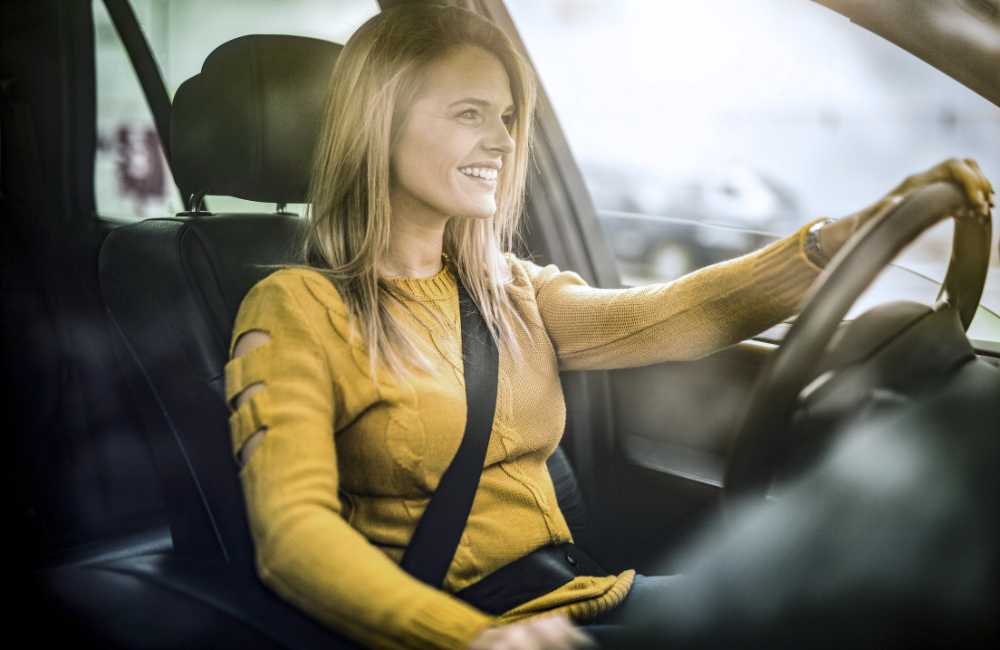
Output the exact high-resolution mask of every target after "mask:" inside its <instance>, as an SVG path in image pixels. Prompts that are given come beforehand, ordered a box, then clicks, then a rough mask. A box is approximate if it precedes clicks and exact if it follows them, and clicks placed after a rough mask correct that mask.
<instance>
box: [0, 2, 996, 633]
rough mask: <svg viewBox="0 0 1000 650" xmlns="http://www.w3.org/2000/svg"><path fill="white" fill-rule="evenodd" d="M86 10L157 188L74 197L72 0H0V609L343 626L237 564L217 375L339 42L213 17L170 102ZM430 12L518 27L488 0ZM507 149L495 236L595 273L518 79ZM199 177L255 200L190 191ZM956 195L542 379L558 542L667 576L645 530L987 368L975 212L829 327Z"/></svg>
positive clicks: (621, 566)
mask: <svg viewBox="0 0 1000 650" xmlns="http://www.w3.org/2000/svg"><path fill="white" fill-rule="evenodd" d="M101 1H102V0H94V2H101ZM103 2H104V5H105V6H106V8H107V11H108V14H109V15H110V16H111V18H112V20H113V22H114V26H115V29H116V30H117V33H118V34H119V36H120V38H121V40H122V43H123V45H124V47H125V48H126V50H127V51H128V54H129V57H130V60H131V63H132V65H133V67H134V69H135V71H136V76H137V77H138V79H139V82H140V84H141V86H142V88H143V91H144V93H145V97H146V101H147V102H148V103H149V107H150V111H151V112H152V114H153V117H154V121H155V124H156V130H157V132H158V136H159V140H160V141H161V142H163V143H164V144H165V146H164V155H165V157H166V160H167V162H168V164H169V166H170V170H171V172H172V175H173V178H174V180H175V181H176V185H177V188H178V191H179V192H180V195H181V197H182V198H183V202H184V206H185V210H184V211H182V212H180V213H179V214H177V215H176V216H175V217H168V218H154V219H147V220H143V221H137V222H135V223H130V224H127V225H122V224H119V223H116V222H114V221H111V220H108V219H101V218H99V215H98V211H97V207H96V203H95V198H94V180H93V179H94V158H95V151H96V149H97V148H98V146H99V143H98V139H97V135H96V129H95V123H96V119H97V118H96V115H95V76H96V73H95V63H94V39H95V31H94V19H93V14H92V8H91V2H89V1H83V0H37V1H29V0H5V1H4V2H3V5H2V23H0V33H2V39H0V55H2V63H0V94H2V97H0V100H2V103H0V116H2V132H0V153H2V169H0V184H2V187H0V192H2V195H0V202H2V203H0V205H2V228H3V242H2V247H3V291H4V296H3V337H4V353H3V354H4V370H5V377H4V380H5V381H4V387H5V390H4V398H5V400H6V401H5V406H6V409H5V410H6V412H7V413H8V414H9V417H10V423H9V425H8V427H6V429H7V431H8V435H9V440H10V446H9V449H8V453H7V465H6V466H5V470H6V471H5V477H6V486H7V490H8V496H9V498H8V499H7V500H6V501H7V503H8V508H9V511H8V513H7V516H8V521H9V522H11V523H10V524H9V526H10V529H12V530H13V531H14V534H13V535H12V540H11V542H12V546H11V549H10V553H11V555H12V558H11V561H13V562H14V564H15V566H16V567H17V568H16V569H15V570H14V573H15V579H16V580H17V582H16V583H15V584H18V585H23V589H24V594H25V596H24V598H23V599H22V601H21V603H20V604H19V605H18V608H19V609H17V610H15V612H21V613H23V614H24V615H25V616H34V615H36V614H38V613H40V612H41V613H47V614H49V615H51V616H52V617H53V621H56V622H57V623H54V624H53V625H52V626H51V629H49V630H41V631H39V632H38V634H39V635H41V638H45V636H46V635H47V634H49V635H55V634H56V633H57V631H58V629H60V628H62V629H66V630H71V631H72V632H73V635H74V636H73V638H75V639H77V640H81V639H86V640H92V641H93V642H94V643H95V645H96V646H98V647H115V648H140V647H142V648H151V647H155V648H180V647H184V648H201V647H241V648H314V647H315V648H319V647H324V648H355V647H358V646H357V645H355V644H354V643H352V642H351V641H350V640H348V639H346V638H344V637H341V636H340V635H338V634H337V633H335V632H333V631H331V630H329V629H327V628H325V627H323V626H322V625H320V624H319V623H318V622H316V621H314V620H312V619H311V618H309V617H308V616H307V615H305V614H303V613H301V612H299V611H298V610H297V609H295V608H294V607H292V606H290V605H288V604H286V603H285V602H284V601H282V600H281V599H280V598H278V597H277V596H275V595H274V594H272V593H271V592H270V591H269V590H268V589H267V588H266V587H264V586H263V584H262V583H261V582H260V581H259V580H258V579H257V577H256V574H255V572H254V563H253V546H252V543H251V539H250V536H249V530H248V526H247V520H246V514H245V511H244V508H243V501H242V494H241V488H240V485H239V466H238V464H237V462H236V461H235V459H234V456H233V450H232V448H231V443H230V436H229V424H228V418H229V414H230V405H228V404H227V403H226V400H225V391H224V375H223V369H224V365H225V363H226V361H227V359H228V349H229V345H230V337H231V332H232V327H233V322H234V320H235V317H236V313H237V310H238V308H239V305H240V303H241V301H242V299H243V296H244V295H245V294H246V293H247V291H248V290H249V289H250V288H251V287H252V286H253V285H254V284H255V283H256V282H258V281H259V280H260V279H262V278H264V277H266V276H267V275H268V274H269V273H271V272H273V271H274V270H275V269H277V268H280V267H281V266H282V265H288V264H295V263H298V262H299V260H300V258H299V256H300V254H301V237H302V235H303V232H304V228H305V220H304V219H303V218H302V216H301V215H300V214H296V213H293V212H292V211H290V210H289V209H288V206H290V205H297V204H303V203H304V202H305V196H306V188H307V183H308V175H309V169H310V164H311V156H312V150H311V146H312V145H311V143H312V142H314V141H315V139H316V134H317V132H318V129H319V121H320V116H321V114H322V105H323V101H324V97H325V92H326V87H327V83H328V80H329V77H330V72H331V70H332V67H333V64H334V62H335V60H336V57H337V55H338V53H339V51H340V49H341V47H342V44H337V43H332V42H329V41H324V40H320V39H316V38H308V37H303V36H284V35H273V34H248V35H245V36H241V37H239V38H236V39H234V40H230V41H228V42H226V43H223V44H221V45H219V46H218V47H216V48H215V49H214V50H213V51H212V53H211V54H210V55H209V56H208V57H207V58H206V59H205V61H204V63H203V65H202V67H201V72H200V73H199V74H197V75H195V76H193V77H191V78H190V79H188V80H187V81H186V82H184V83H183V84H182V85H181V86H180V87H179V88H178V89H177V91H176V93H175V95H174V97H173V99H172V101H171V99H170V96H169V95H168V94H167V92H166V89H165V86H164V83H163V80H162V78H161V77H160V73H159V71H158V69H157V62H156V60H155V58H154V56H153V53H152V51H151V50H150V47H149V44H148V43H147V41H146V35H144V33H143V30H142V28H141V27H140V24H139V22H138V20H137V18H136V15H135V13H134V12H133V10H132V8H131V7H130V6H129V3H128V0H103ZM379 4H380V6H381V8H382V9H383V10H384V9H387V8H389V7H391V6H394V5H396V4H402V1H400V0H395V1H394V0H381V1H380V3H379ZM450 4H460V5H462V6H466V7H468V8H471V9H473V10H475V11H478V12H480V13H482V14H484V15H486V16H488V17H490V18H491V19H493V20H494V21H495V22H497V23H498V24H499V25H500V26H501V27H502V28H504V29H505V30H507V31H508V33H509V34H511V36H512V38H513V40H514V41H515V44H517V45H518V46H519V47H522V48H523V44H522V43H521V41H520V40H519V38H518V36H517V31H516V29H515V27H514V23H513V21H512V20H511V17H510V15H509V14H508V12H507V10H506V9H505V8H504V5H503V3H502V2H501V1H500V0H467V1H455V2H451V3H450ZM977 83H981V82H977ZM990 92H992V91H990ZM533 163H534V164H533V165H532V167H531V170H530V172H529V181H528V198H527V202H526V210H525V226H524V231H523V233H522V243H521V246H522V249H521V250H520V251H519V254H520V255H523V256H529V257H531V258H532V259H534V261H535V262H537V263H539V264H556V265H557V266H558V267H559V268H561V269H567V270H573V271H575V272H577V273H578V274H579V275H580V276H581V277H582V278H583V279H584V280H586V281H587V282H588V283H589V284H591V285H592V286H597V287H603V288H615V287H620V286H622V283H621V278H620V276H619V273H618V269H617V267H616V264H615V259H614V256H613V254H612V251H611V248H610V246H609V244H608V241H607V238H606V236H605V234H604V231H602V229H601V225H600V223H599V220H598V215H597V210H596V209H595V206H594V204H593V202H592V201H591V198H590V196H589V194H588V191H587V187H586V184H585V182H584V179H583V176H582V174H581V172H580V170H579V168H578V167H577V164H576V162H575V161H574V158H573V154H572V152H571V150H570V147H569V145H568V144H567V141H566V139H565V137H564V136H563V133H562V131H561V129H560V126H559V122H558V120H557V118H556V114H555V111H554V110H553V108H552V106H551V104H550V103H549V101H548V98H547V97H546V95H545V91H544V88H541V89H540V102H539V106H538V113H537V144H536V146H535V148H534V150H533ZM994 180H995V179H994ZM215 196H224V197H236V198H240V199H245V200H250V201H257V202H263V203H268V204H272V205H273V206H274V208H273V211H272V212H270V213H222V212H220V213H213V212H210V211H209V210H208V209H207V208H206V204H208V205H210V203H208V201H207V200H206V197H208V198H209V199H210V198H211V197H215ZM963 206H964V198H963V196H962V195H961V193H960V192H959V191H958V190H957V189H955V188H954V187H952V186H950V185H947V184H938V185H934V186H930V187H929V188H926V189H925V190H923V191H922V192H920V193H918V194H917V195H915V196H912V197H911V198H910V199H908V200H907V201H905V202H904V203H903V204H902V205H901V206H900V207H899V209H897V210H895V211H894V212H893V213H891V214H890V215H889V217H887V218H886V219H885V220H883V221H881V222H879V224H877V227H876V228H873V229H872V236H870V237H869V238H867V239H865V240H863V241H862V242H861V243H860V244H858V245H857V246H855V247H854V248H852V249H851V250H850V251H849V252H848V254H845V255H844V256H842V257H841V258H840V259H841V260H842V261H841V262H840V264H839V265H837V267H836V268H835V269H833V271H835V272H832V273H827V274H824V276H823V280H825V281H824V283H823V284H822V286H819V287H818V288H815V289H814V291H813V293H812V295H811V298H810V302H809V304H808V307H807V308H806V309H805V310H804V311H803V312H802V313H801V314H800V315H799V316H798V318H797V319H796V320H795V322H794V323H792V324H786V325H782V326H779V327H777V328H774V329H773V330H769V331H768V332H766V333H764V334H762V335H761V336H760V337H757V338H756V339H754V340H750V341H746V342H743V343H741V344H738V345H736V346H733V347H730V348H727V349H725V350H723V351H721V352H718V353H716V354H714V355H712V356H710V357H707V358H704V359H701V360H697V361H678V362H669V363H663V364H657V365H654V366H648V367H642V368H633V369H625V370H614V371H574V372H564V373H562V375H561V379H562V383H563V389H564V393H565V399H566V406H567V423H566V431H565V433H564V438H563V442H562V443H561V445H560V448H559V450H558V451H557V452H556V453H555V454H554V455H553V456H552V457H551V458H550V460H549V469H550V473H551V475H552V478H553V482H554V483H555V485H556V490H557V493H558V496H559V504H560V507H561V509H562V511H563V513H564V514H565V516H566V519H567V522H568V523H569V525H570V529H571V531H572V532H573V536H574V539H575V541H576V543H577V544H578V545H580V546H581V547H582V548H584V549H585V550H586V551H587V552H588V553H589V554H590V555H592V556H593V557H594V558H595V559H597V560H598V561H599V562H600V563H601V565H602V566H603V567H604V568H606V569H607V570H608V571H622V570H625V569H628V568H635V569H637V570H639V571H640V572H646V573H654V572H663V571H673V570H676V569H677V566H676V564H674V563H673V562H674V561H673V560H671V558H673V557H674V555H673V552H674V551H676V550H678V549H680V548H682V547H684V545H685V543H686V542H688V541H690V540H691V539H693V538H695V537H696V536H697V534H698V531H699V530H701V527H702V526H703V525H704V524H705V523H706V522H712V521H716V520H718V519H719V518H720V517H722V516H723V513H724V512H725V511H726V509H728V508H731V507H732V506H733V504H738V503H743V502H745V501H746V500H748V499H752V500H756V501H761V502H763V501H764V500H765V499H772V498H774V496H773V494H779V493H780V485H781V484H782V482H783V481H785V480H786V479H788V480H791V479H794V477H796V476H799V475H801V473H802V472H803V471H804V470H805V469H807V468H808V467H810V466H811V465H812V463H814V462H815V459H816V458H818V457H819V456H821V455H822V454H823V453H824V451H825V450H826V449H827V448H828V445H829V443H830V441H831V440H833V439H834V438H835V437H837V436H839V435H841V434H842V433H843V431H844V430H845V429H851V428H857V427H859V426H863V425H864V424H865V423H866V422H870V421H872V420H873V419H874V418H876V417H885V416H886V414H889V415H891V414H893V413H905V412H906V410H907V409H908V408H911V407H913V406H915V405H919V404H921V403H922V402H925V401H927V400H929V399H930V398H932V397H933V396H934V395H936V394H937V393H939V392H942V391H944V390H945V388H946V387H947V386H949V385H950V384H951V383H952V382H956V381H959V378H961V380H962V381H979V382H980V383H981V384H990V382H993V384H990V385H995V383H996V382H997V381H998V379H997V377H998V376H1000V368H998V362H1000V345H996V344H990V343H988V342H976V341H972V342H970V340H969V339H968V338H967V337H966V334H965V330H966V329H967V328H968V327H969V324H970V322H971V321H972V319H973V317H974V315H975V313H976V309H977V306H978V304H979V299H980V295H981V294H982V291H983V286H984V283H985V279H986V273H987V267H988V266H989V264H990V259H991V256H995V255H996V245H995V237H994V235H993V233H992V231H991V225H990V222H989V221H988V220H974V219H967V220H959V219H956V220H955V224H956V225H955V233H956V234H955V237H954V241H953V255H952V263H951V266H950V267H949V270H948V274H947V277H946V278H945V280H944V286H943V290H942V295H941V299H940V301H939V302H938V304H936V305H921V304H917V303H913V302H903V301H901V302H896V303H891V304H889V305H884V306H882V307H879V308H876V309H874V310H871V311H869V312H868V313H866V314H865V315H864V316H862V317H860V318H857V319H855V320H853V321H850V322H847V321H844V322H843V323H842V321H843V319H844V317H845V315H846V314H847V313H848V310H849V309H850V307H851V305H852V304H853V303H854V302H855V300H856V299H857V298H858V296H859V295H860V294H861V293H862V292H863V290H864V289H865V288H866V287H867V286H868V285H869V284H870V283H871V282H872V280H873V279H874V278H875V276H876V275H877V274H878V273H879V272H880V271H881V270H882V268H883V267H884V266H885V265H887V264H889V263H890V262H891V261H892V259H893V258H894V257H895V256H896V255H897V254H898V253H899V252H900V251H901V250H902V249H903V248H904V247H905V246H906V245H907V244H908V243H910V242H912V241H913V240H914V239H916V238H917V237H918V236H919V235H920V233H922V232H923V231H924V230H926V229H928V228H929V227H931V226H933V225H934V224H936V223H938V222H940V221H941V220H943V219H944V218H946V217H947V216H949V215H952V214H956V213H960V212H962V210H963ZM779 345H780V347H779ZM963 369H964V370H963ZM970 369H973V370H970ZM970 376H971V377H975V378H980V377H981V378H982V379H972V380H970V379H968V377H970ZM991 390H992V389H991ZM987 401H988V402H989V403H987V402H982V403H977V404H973V405H972V407H971V408H974V409H975V408H982V409H983V411H984V412H986V410H988V409H992V412H993V413H995V412H996V408H997V403H1000V400H998V401H992V398H990V400H987ZM994 421H996V420H994ZM803 440H804V441H805V442H806V444H800V442H801V441H803ZM772 489H773V493H772V494H771V495H770V496H769V491H770V490H772Z"/></svg>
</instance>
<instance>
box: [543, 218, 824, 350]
mask: <svg viewBox="0 0 1000 650" xmlns="http://www.w3.org/2000/svg"><path fill="white" fill-rule="evenodd" d="M804 233H805V229H804V228H803V229H802V230H800V231H798V232H797V233H795V234H794V235H792V236H790V237H787V238H785V239H782V240H780V241H778V242H775V243H774V244H772V245H771V246H768V247H767V248H764V249H762V250H760V251H757V252H755V253H752V254H750V255H745V256H743V257H741V258H737V259H734V260H729V261H727V262H722V263H720V264H716V265H714V266H710V267H707V268H704V269H700V270H699V271H696V272H694V273H692V274H690V275H688V276H685V277H684V278H681V279H680V280H677V281H675V282H672V283H670V284H665V285H651V286H648V287H640V288H635V289H626V290H597V289H592V288H590V287H587V286H586V285H582V283H577V282H574V280H573V279H572V278H574V277H575V276H571V274H562V275H564V276H569V277H558V276H554V277H551V278H550V282H549V283H548V284H543V286H542V287H541V289H540V291H539V298H538V300H539V306H540V309H541V310H542V312H543V319H544V321H545V324H546V329H547V331H548V332H549V335H550V338H551V339H552V341H553V344H554V345H555V347H556V352H557V355H558V357H559V361H560V368H562V369H565V370H581V369H598V368H623V367H631V366H638V365H646V364H650V363H658V362H661V361H671V360H685V359H696V358H700V357H702V356H705V355H708V354H711V353H713V352H715V351H717V350H720V349H722V348H724V347H727V346H729V345H732V344H734V343H737V342H739V341H741V340H743V339H746V338H749V337H751V336H754V335H755V334H758V333H760V332H762V331H764V330H766V329H767V328H769V327H772V326H773V325H775V324H777V323H779V322H781V321H782V320H784V319H786V318H788V317H789V316H790V315H792V314H793V313H794V311H795V309H796V307H797V306H798V304H799V302H800V301H801V299H802V297H803V296H804V295H805V293H806V291H808V289H809V287H810V286H811V284H812V282H813V280H815V278H816V276H817V275H818V273H819V269H818V268H817V267H816V266H814V265H813V264H811V263H810V262H808V261H807V260H806V258H805V256H804V255H803V253H802V242H803V239H804ZM553 283H558V285H557V284H553ZM559 285H561V286H559Z"/></svg>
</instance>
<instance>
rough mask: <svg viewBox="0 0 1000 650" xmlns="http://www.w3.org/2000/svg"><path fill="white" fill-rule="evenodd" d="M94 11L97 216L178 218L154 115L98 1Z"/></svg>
mask: <svg viewBox="0 0 1000 650" xmlns="http://www.w3.org/2000/svg"><path fill="white" fill-rule="evenodd" d="M133 4H137V3H133ZM146 4H149V3H146ZM93 7H94V44H95V48H96V52H95V57H96V66H97V154H96V159H95V161H94V163H95V164H94V194H95V198H96V201H97V214H98V215H100V216H101V217H102V218H105V219H110V220H113V221H133V220H137V219H145V218H146V217H165V216H169V215H174V214H176V213H178V212H180V211H181V210H183V209H184V208H183V206H182V204H181V198H180V195H179V194H178V192H177V188H176V187H175V186H174V181H173V177H171V175H170V169H169V167H168V166H167V161H166V158H165V157H164V155H163V147H162V145H161V143H160V138H159V136H158V135H157V133H156V126H155V124H154V123H153V115H152V113H150V111H149V106H148V104H147V103H146V98H145V96H144V95H143V92H142V87H141V86H140V85H139V80H138V79H137V78H136V76H135V71H134V70H133V69H132V64H131V62H129V59H128V54H127V53H126V52H125V47H124V45H122V42H121V39H120V38H119V37H118V32H117V31H115V27H114V25H113V24H112V22H111V17H110V16H109V15H108V12H107V10H106V9H105V7H104V3H103V2H102V1H101V0H94V2H93ZM147 37H148V32H147Z"/></svg>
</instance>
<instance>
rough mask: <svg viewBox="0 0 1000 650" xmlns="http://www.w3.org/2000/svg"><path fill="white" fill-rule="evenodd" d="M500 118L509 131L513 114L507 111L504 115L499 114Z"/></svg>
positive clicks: (512, 122)
mask: <svg viewBox="0 0 1000 650" xmlns="http://www.w3.org/2000/svg"><path fill="white" fill-rule="evenodd" d="M500 120H501V121H502V122H503V124H504V126H506V127H507V130H508V131H510V127H511V126H512V125H513V124H514V114H513V113H507V114H506V115H501V116H500Z"/></svg>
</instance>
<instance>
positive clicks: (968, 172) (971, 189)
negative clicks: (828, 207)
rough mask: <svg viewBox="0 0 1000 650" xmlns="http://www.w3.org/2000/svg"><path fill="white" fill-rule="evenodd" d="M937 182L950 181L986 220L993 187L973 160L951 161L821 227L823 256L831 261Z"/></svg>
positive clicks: (905, 181)
mask: <svg viewBox="0 0 1000 650" xmlns="http://www.w3.org/2000/svg"><path fill="white" fill-rule="evenodd" d="M939 181H951V182H953V183H955V184H957V185H958V186H959V187H961V188H962V189H963V190H965V194H966V196H967V197H968V199H969V204H970V205H971V206H972V207H973V209H974V210H976V211H977V212H979V213H980V214H982V215H984V216H989V214H990V208H992V207H993V186H992V185H990V182H989V181H988V180H986V177H985V176H983V172H982V171H981V170H980V169H979V165H978V164H976V161H975V160H973V159H971V158H966V159H964V160H961V159H959V158H951V159H949V160H946V161H944V162H943V163H941V164H939V165H936V166H934V167H931V168H930V169H928V170H927V171H925V172H922V173H919V174H914V175H912V176H910V177H908V178H907V179H906V180H904V181H903V182H902V183H900V184H899V186H898V187H897V188H896V189H894V190H892V191H891V192H889V193H888V194H886V195H885V198H883V199H882V200H880V201H879V202H878V203H876V204H875V205H873V206H871V207H869V208H866V209H864V210H862V211H861V212H856V213H855V214H852V215H851V216H849V217H844V218H843V219H838V220H837V221H836V222H834V223H831V224H830V225H828V226H826V227H824V228H823V229H822V230H820V231H819V244H820V247H821V248H822V249H823V254H824V255H826V256H827V257H828V258H832V257H833V256H834V255H836V254H837V251H839V250H840V248H841V246H843V245H844V244H845V243H846V242H847V240H848V239H850V238H851V236H852V235H853V234H854V233H856V232H857V231H858V230H860V229H861V228H862V227H863V226H864V225H865V224H866V223H867V222H868V221H869V220H871V219H873V218H875V217H878V216H881V215H882V214H884V213H885V212H887V211H889V210H891V209H892V208H893V207H895V206H896V205H897V204H898V203H899V202H900V201H902V200H903V199H904V198H906V197H907V196H908V195H909V194H910V193H911V192H913V191H914V190H916V189H919V188H921V187H924V186H925V185H930V184H931V183H937V182H939Z"/></svg>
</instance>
